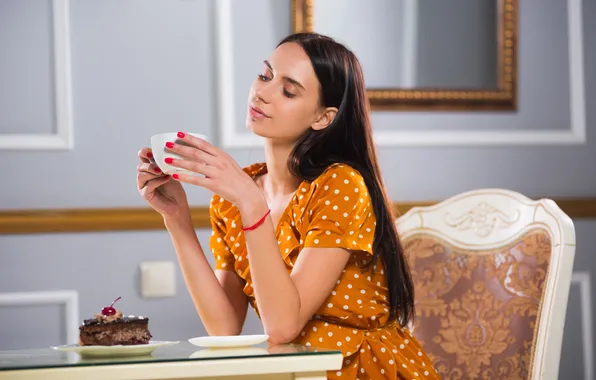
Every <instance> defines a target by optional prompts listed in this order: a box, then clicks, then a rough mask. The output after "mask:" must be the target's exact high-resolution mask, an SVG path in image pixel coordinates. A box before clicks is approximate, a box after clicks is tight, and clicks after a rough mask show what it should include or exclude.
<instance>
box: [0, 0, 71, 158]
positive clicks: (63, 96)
mask: <svg viewBox="0 0 596 380" xmlns="http://www.w3.org/2000/svg"><path fill="white" fill-rule="evenodd" d="M52 24H53V25H52V33H53V35H52V40H53V49H52V53H53V64H54V77H53V78H52V79H53V82H54V115H55V119H54V122H55V125H56V133H53V134H27V133H22V134H12V133H11V134H3V135H2V134H0V149H5V150H32V149H39V150H41V149H51V150H54V149H72V148H73V146H74V131H73V108H72V78H71V48H70V12H69V0H52Z"/></svg>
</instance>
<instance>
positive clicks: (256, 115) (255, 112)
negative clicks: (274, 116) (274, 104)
mask: <svg viewBox="0 0 596 380" xmlns="http://www.w3.org/2000/svg"><path fill="white" fill-rule="evenodd" d="M248 112H249V113H250V116H251V117H252V118H253V119H269V115H267V114H266V113H265V112H263V110H261V109H260V108H259V107H256V106H253V105H252V104H251V105H250V107H249V111H248Z"/></svg>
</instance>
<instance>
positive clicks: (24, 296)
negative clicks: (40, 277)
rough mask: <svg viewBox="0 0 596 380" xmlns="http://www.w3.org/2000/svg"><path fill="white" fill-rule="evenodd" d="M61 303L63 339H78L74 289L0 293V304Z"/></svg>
mask: <svg viewBox="0 0 596 380" xmlns="http://www.w3.org/2000/svg"><path fill="white" fill-rule="evenodd" d="M56 304H57V305H63V306H64V308H65V310H64V311H65V313H64V314H65V316H66V319H65V320H64V332H65V336H64V340H65V343H67V344H68V343H76V342H78V340H79V293H78V292H77V291H75V290H59V291H39V292H11V293H0V307H1V306H30V305H56Z"/></svg>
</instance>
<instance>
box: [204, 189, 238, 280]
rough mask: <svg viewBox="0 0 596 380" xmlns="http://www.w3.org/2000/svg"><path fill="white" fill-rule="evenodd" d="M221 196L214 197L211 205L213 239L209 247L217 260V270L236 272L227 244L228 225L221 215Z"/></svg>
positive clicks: (210, 239)
mask: <svg viewBox="0 0 596 380" xmlns="http://www.w3.org/2000/svg"><path fill="white" fill-rule="evenodd" d="M219 205H220V201H219V196H217V195H214V196H213V197H212V198H211V203H210V204H209V217H210V218H209V220H210V221H211V238H209V246H210V248H211V253H212V254H213V256H214V258H215V269H221V270H231V271H233V270H234V255H233V254H232V252H230V247H228V245H227V244H226V241H225V236H226V229H227V227H226V224H225V222H224V220H223V218H222V217H221V215H220V214H219Z"/></svg>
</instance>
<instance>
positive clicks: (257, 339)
mask: <svg viewBox="0 0 596 380" xmlns="http://www.w3.org/2000/svg"><path fill="white" fill-rule="evenodd" d="M267 339H269V335H228V336H200V337H197V338H191V339H189V340H188V341H189V342H190V343H191V344H194V345H195V346H199V347H208V348H222V347H225V348H230V347H248V346H252V345H255V344H259V343H263V342H265V341H267Z"/></svg>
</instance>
